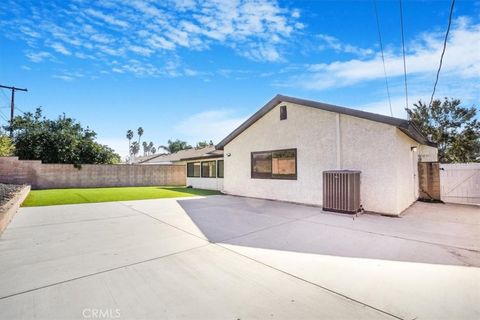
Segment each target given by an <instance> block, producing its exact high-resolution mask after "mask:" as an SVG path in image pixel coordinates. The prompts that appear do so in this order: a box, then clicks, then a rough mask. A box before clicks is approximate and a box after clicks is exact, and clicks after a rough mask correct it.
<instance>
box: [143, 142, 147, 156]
mask: <svg viewBox="0 0 480 320" xmlns="http://www.w3.org/2000/svg"><path fill="white" fill-rule="evenodd" d="M142 146H143V156H144V157H145V156H146V155H147V154H148V143H147V142H146V141H143V143H142Z"/></svg>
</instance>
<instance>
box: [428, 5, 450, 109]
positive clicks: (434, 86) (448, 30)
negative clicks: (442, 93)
mask: <svg viewBox="0 0 480 320" xmlns="http://www.w3.org/2000/svg"><path fill="white" fill-rule="evenodd" d="M454 6H455V0H452V5H451V7H450V15H449V16H448V27H447V32H446V33H445V39H444V40H443V50H442V55H441V56H440V64H439V65H438V70H437V77H436V79H435V84H434V85H433V92H432V97H431V98H430V104H429V106H430V107H431V106H432V103H433V97H434V96H435V91H436V90H437V84H438V77H439V76H440V71H441V70H442V64H443V56H444V55H445V50H446V49H447V40H448V34H449V33H450V26H451V25H452V16H453V7H454Z"/></svg>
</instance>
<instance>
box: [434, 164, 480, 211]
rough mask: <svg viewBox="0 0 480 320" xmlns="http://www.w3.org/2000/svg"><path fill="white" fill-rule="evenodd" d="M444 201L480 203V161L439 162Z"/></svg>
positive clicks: (441, 190)
mask: <svg viewBox="0 0 480 320" xmlns="http://www.w3.org/2000/svg"><path fill="white" fill-rule="evenodd" d="M440 192H441V199H442V201H444V202H452V203H464V204H479V205H480V163H453V164H440Z"/></svg>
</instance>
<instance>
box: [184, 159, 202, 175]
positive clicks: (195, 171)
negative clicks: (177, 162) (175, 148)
mask: <svg viewBox="0 0 480 320" xmlns="http://www.w3.org/2000/svg"><path fill="white" fill-rule="evenodd" d="M200 168H201V167H200V162H188V163H187V177H189V178H199V177H200Z"/></svg>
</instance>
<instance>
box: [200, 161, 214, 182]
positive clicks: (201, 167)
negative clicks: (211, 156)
mask: <svg viewBox="0 0 480 320" xmlns="http://www.w3.org/2000/svg"><path fill="white" fill-rule="evenodd" d="M209 162H213V163H214V164H215V170H213V173H214V174H213V177H208V176H204V175H203V164H204V163H209ZM200 177H201V178H216V177H217V160H208V161H201V163H200Z"/></svg>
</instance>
